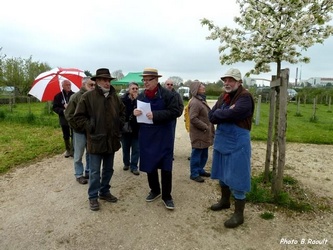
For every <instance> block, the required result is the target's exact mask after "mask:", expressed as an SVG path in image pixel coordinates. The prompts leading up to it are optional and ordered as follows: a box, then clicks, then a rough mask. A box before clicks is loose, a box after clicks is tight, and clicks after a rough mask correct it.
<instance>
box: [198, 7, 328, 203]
mask: <svg viewBox="0 0 333 250" xmlns="http://www.w3.org/2000/svg"><path fill="white" fill-rule="evenodd" d="M236 2H237V3H238V4H239V6H240V17H235V19H234V21H235V22H236V23H237V24H238V25H239V26H240V28H234V29H232V28H228V27H223V28H220V27H218V26H216V25H214V24H213V22H212V21H210V20H207V19H202V20H201V24H202V25H206V26H208V29H209V30H210V31H211V34H210V36H208V37H207V39H209V40H216V39H220V42H221V45H220V47H219V52H220V54H221V56H220V61H221V64H233V63H236V62H246V61H253V62H254V67H253V69H251V70H250V72H247V73H246V75H250V74H260V73H264V72H270V71H271V69H270V63H276V65H277V70H276V76H277V78H280V77H281V63H282V62H283V61H286V62H289V63H291V64H295V63H298V62H304V63H308V62H310V58H308V57H303V56H302V51H305V50H307V49H308V48H309V47H311V46H312V45H314V44H315V43H323V42H324V40H325V39H327V38H328V37H330V36H331V35H332V34H333V26H331V25H329V24H328V23H329V22H330V21H331V20H332V14H333V1H332V0H236ZM288 75H289V73H288ZM286 84H288V83H287V82H286V83H285V84H284V85H283V89H284V91H285V92H286V91H287V88H286ZM274 89H275V90H276V93H278V94H277V95H276V107H275V138H274V153H273V171H272V172H273V173H272V175H273V178H272V192H273V193H274V194H275V195H276V197H277V194H278V193H279V192H280V191H281V188H282V182H283V178H282V177H283V169H284V162H285V145H284V144H285V138H283V140H280V143H278V141H279V140H278V137H282V136H279V135H285V133H284V132H285V128H286V104H285V103H283V101H282V100H281V101H279V96H280V94H279V92H280V91H279V87H275V88H274ZM285 94H286V93H285ZM280 106H281V111H282V112H281V113H280V112H279V109H280ZM279 116H280V117H279ZM269 126H271V124H270V125H269ZM281 131H282V132H283V133H279V132H281ZM272 133H273V132H272V130H271V128H270V127H269V135H268V140H267V151H266V164H265V175H266V176H267V178H268V172H269V171H268V170H269V168H268V167H269V162H270V154H271V149H270V148H271V134H272ZM280 139H281V138H280ZM277 147H279V149H280V152H279V153H280V157H279V166H278V174H277V175H276V164H277V160H276V159H277V151H278V150H277Z"/></svg>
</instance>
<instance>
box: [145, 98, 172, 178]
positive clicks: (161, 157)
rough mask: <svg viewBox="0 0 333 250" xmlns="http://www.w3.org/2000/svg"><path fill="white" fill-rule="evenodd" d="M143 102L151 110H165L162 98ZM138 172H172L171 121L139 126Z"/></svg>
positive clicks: (146, 99)
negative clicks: (160, 170)
mask: <svg viewBox="0 0 333 250" xmlns="http://www.w3.org/2000/svg"><path fill="white" fill-rule="evenodd" d="M142 101H143V102H147V103H150V105H151V110H152V111H155V110H163V109H165V104H164V100H163V99H162V98H154V99H148V98H147V97H145V98H144V99H143V100H142ZM139 146H140V164H139V168H140V171H143V172H147V173H151V172H152V171H153V170H155V169H158V168H160V169H163V170H166V171H172V164H173V148H174V136H173V127H172V121H170V122H167V123H164V124H158V125H157V124H145V123H141V124H140V130H139Z"/></svg>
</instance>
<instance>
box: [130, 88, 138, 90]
mask: <svg viewBox="0 0 333 250" xmlns="http://www.w3.org/2000/svg"><path fill="white" fill-rule="evenodd" d="M138 89H139V88H131V90H138Z"/></svg>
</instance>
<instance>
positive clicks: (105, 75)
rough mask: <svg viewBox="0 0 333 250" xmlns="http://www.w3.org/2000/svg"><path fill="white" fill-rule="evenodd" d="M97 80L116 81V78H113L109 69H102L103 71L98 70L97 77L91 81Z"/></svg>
mask: <svg viewBox="0 0 333 250" xmlns="http://www.w3.org/2000/svg"><path fill="white" fill-rule="evenodd" d="M96 78H107V79H110V80H113V79H116V78H115V77H112V76H111V74H110V71H109V69H106V68H101V69H98V70H96V75H94V76H93V77H92V78H91V80H93V81H95V80H96Z"/></svg>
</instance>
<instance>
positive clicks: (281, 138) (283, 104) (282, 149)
mask: <svg viewBox="0 0 333 250" xmlns="http://www.w3.org/2000/svg"><path fill="white" fill-rule="evenodd" d="M281 78H282V85H281V87H280V103H279V116H280V119H279V126H278V138H277V142H278V150H279V151H278V167H277V176H276V182H275V193H274V194H275V198H277V195H278V194H279V193H280V192H281V190H282V187H283V173H284V166H285V161H286V130H287V103H288V91H287V89H288V82H289V69H283V70H281Z"/></svg>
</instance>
